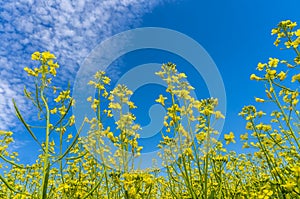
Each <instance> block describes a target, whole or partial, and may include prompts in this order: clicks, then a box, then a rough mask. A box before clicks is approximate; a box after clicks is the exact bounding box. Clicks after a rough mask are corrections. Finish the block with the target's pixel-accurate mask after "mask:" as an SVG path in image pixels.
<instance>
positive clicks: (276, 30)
mask: <svg viewBox="0 0 300 199" xmlns="http://www.w3.org/2000/svg"><path fill="white" fill-rule="evenodd" d="M278 32H279V30H278V28H274V29H272V31H271V35H275V34H277V33H278Z"/></svg>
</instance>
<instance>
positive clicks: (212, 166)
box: [0, 20, 300, 199]
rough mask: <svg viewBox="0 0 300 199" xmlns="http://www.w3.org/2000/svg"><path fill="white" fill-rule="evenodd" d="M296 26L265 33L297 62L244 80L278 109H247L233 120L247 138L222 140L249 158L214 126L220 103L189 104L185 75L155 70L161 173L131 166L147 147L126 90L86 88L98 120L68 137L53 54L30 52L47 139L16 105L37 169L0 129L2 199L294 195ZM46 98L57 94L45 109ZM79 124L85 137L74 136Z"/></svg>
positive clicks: (299, 182) (298, 147) (298, 76)
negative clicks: (159, 87) (91, 91)
mask: <svg viewBox="0 0 300 199" xmlns="http://www.w3.org/2000/svg"><path fill="white" fill-rule="evenodd" d="M296 25H297V24H296V23H295V22H291V21H290V20H287V21H282V22H280V23H279V24H278V26H277V27H276V28H274V29H273V30H272V32H271V34H272V35H276V36H277V38H276V40H275V42H274V45H275V46H279V45H282V48H284V49H288V50H290V51H293V54H295V56H294V58H293V59H292V60H283V59H279V58H274V57H272V58H269V60H267V61H266V62H265V63H261V62H259V63H258V65H257V68H256V69H257V71H258V74H252V75H250V79H251V80H255V81H259V82H261V83H263V84H264V87H265V93H266V95H265V96H259V97H255V101H256V102H257V103H264V104H270V105H274V106H272V107H274V109H273V110H272V111H271V112H270V113H267V110H265V111H266V112H264V110H257V108H256V107H255V106H254V105H247V106H245V107H243V108H242V110H241V112H240V114H239V115H240V116H241V117H243V118H244V119H245V129H246V132H245V133H244V132H240V139H238V137H236V135H235V134H234V133H233V132H228V133H225V134H224V140H223V141H224V143H225V144H226V145H228V144H234V143H236V142H238V141H241V142H242V143H243V148H252V149H253V150H252V151H253V152H251V153H249V152H247V153H246V152H245V153H236V152H235V151H227V149H226V147H225V146H223V141H222V140H218V139H217V136H218V135H219V134H220V132H218V131H217V130H216V129H215V128H214V124H215V122H216V121H218V120H222V119H224V116H223V115H222V113H221V112H220V111H218V110H217V109H216V107H217V104H218V100H217V99H214V98H209V99H203V100H197V99H195V98H193V97H192V96H191V94H190V93H191V91H192V90H194V88H193V87H192V86H191V85H189V83H188V82H187V81H186V78H187V77H186V75H185V74H184V73H180V72H178V71H177V69H176V65H175V64H173V63H167V64H163V65H162V67H161V70H160V71H158V72H157V73H156V74H157V75H158V76H159V77H161V78H162V80H163V81H165V82H166V85H167V88H166V95H165V96H164V95H159V96H158V98H157V100H156V102H158V103H160V104H161V105H162V106H163V107H164V108H165V109H166V115H165V117H164V127H163V129H162V130H161V134H162V140H161V141H160V143H159V145H158V146H157V147H158V148H161V149H162V150H161V152H160V154H159V156H160V157H161V158H162V160H163V165H164V167H165V169H162V170H161V169H159V168H153V169H145V170H141V169H137V165H135V161H134V160H135V159H136V158H138V157H139V156H140V155H141V153H142V150H143V147H142V146H140V145H139V138H140V135H139V133H138V130H139V129H140V126H139V125H138V124H136V123H135V120H136V117H135V116H134V114H133V113H132V110H133V109H135V108H137V107H136V106H135V104H134V102H132V101H130V96H131V95H132V94H133V93H132V91H130V90H129V89H128V87H127V86H126V85H117V86H116V87H115V88H114V89H113V90H111V91H110V90H108V85H109V84H110V78H109V77H107V76H106V74H105V72H103V71H98V72H96V74H95V75H94V77H93V79H91V81H90V82H89V85H90V86H93V87H94V88H95V89H96V94H95V96H90V97H88V98H87V103H90V104H91V109H93V111H94V112H95V115H96V117H94V118H85V119H84V121H77V122H81V123H82V125H81V127H80V128H79V129H78V130H77V131H76V132H75V133H71V132H70V131H69V130H70V127H71V126H73V125H74V124H75V121H76V118H75V116H74V115H72V113H71V111H70V110H71V107H72V106H74V105H75V103H76V102H75V100H74V99H73V98H72V96H71V92H70V88H67V89H62V88H59V87H56V86H52V78H54V77H55V76H56V75H57V70H58V69H59V64H58V63H57V62H55V59H56V57H55V56H54V55H53V54H51V53H50V52H35V53H33V54H32V57H31V58H32V60H35V61H37V63H38V67H35V68H33V69H31V68H28V67H25V68H24V70H25V71H26V72H27V74H28V75H29V76H32V78H34V79H35V90H34V91H32V92H30V91H28V90H27V89H26V88H25V89H24V95H25V96H26V97H27V98H28V100H30V101H32V103H33V105H34V106H35V107H36V109H37V110H38V117H39V118H40V119H41V120H43V121H44V126H42V127H37V128H39V129H41V128H42V129H44V131H43V132H44V140H40V139H38V137H37V136H36V133H37V129H35V127H34V126H32V125H30V124H28V123H27V122H26V121H25V119H24V117H23V116H22V113H21V112H20V110H19V109H18V106H17V104H16V103H15V101H13V104H14V107H15V110H16V114H17V117H18V119H19V120H20V122H21V123H22V124H23V125H24V128H25V129H26V131H28V133H29V134H30V135H31V136H32V139H33V140H34V141H35V142H36V143H37V144H38V145H39V147H40V149H41V150H40V155H39V156H38V159H37V160H36V162H35V163H34V164H30V165H23V164H20V160H19V159H18V153H17V152H11V151H10V150H8V149H9V144H10V143H12V142H14V140H13V137H12V136H13V133H12V132H9V131H0V158H1V159H2V162H1V163H0V169H2V172H1V174H0V198H12V199H26V198H41V199H46V198H84V199H85V198H91V199H92V198H107V199H109V198H126V199H129V198H136V199H139V198H147V199H150V198H166V199H167V198H193V199H196V198H203V199H212V198H228V199H233V198H236V199H240V198H245V199H246V198H261V199H269V198H270V199H272V198H280V199H293V198H300V135H299V134H300V125H299V124H300V112H299V108H298V107H299V105H298V102H299V83H300V73H299V65H300V52H299V44H300V29H296ZM49 91H51V92H53V95H55V96H56V97H55V98H54V102H51V103H50V102H49V99H50V97H49V96H47V94H48V93H49ZM113 116H117V119H116V121H115V126H114V127H112V126H109V125H108V126H106V125H107V124H109V123H107V122H105V121H107V120H110V119H112V117H113ZM229 119H230V118H229ZM84 126H88V129H89V130H88V133H87V135H86V136H80V133H81V131H82V128H83V127H84ZM39 132H40V130H39ZM39 137H40V136H39ZM54 137H57V138H58V139H55V140H59V141H58V143H55V142H54V139H53V138H54ZM107 142H109V143H110V144H107ZM112 146H113V147H114V148H115V150H112Z"/></svg>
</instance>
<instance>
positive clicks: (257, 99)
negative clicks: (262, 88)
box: [255, 97, 265, 102]
mask: <svg viewBox="0 0 300 199" xmlns="http://www.w3.org/2000/svg"><path fill="white" fill-rule="evenodd" d="M255 101H256V102H265V100H264V99H261V98H258V97H256V98H255Z"/></svg>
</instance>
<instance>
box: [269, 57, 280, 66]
mask: <svg viewBox="0 0 300 199" xmlns="http://www.w3.org/2000/svg"><path fill="white" fill-rule="evenodd" d="M278 62H279V59H276V58H269V62H268V64H269V66H271V67H277V65H278Z"/></svg>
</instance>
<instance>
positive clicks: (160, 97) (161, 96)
mask: <svg viewBox="0 0 300 199" xmlns="http://www.w3.org/2000/svg"><path fill="white" fill-rule="evenodd" d="M166 99H167V98H166V97H164V96H163V95H159V98H158V99H157V100H155V101H156V102H158V103H160V104H161V105H163V106H165V100H166Z"/></svg>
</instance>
